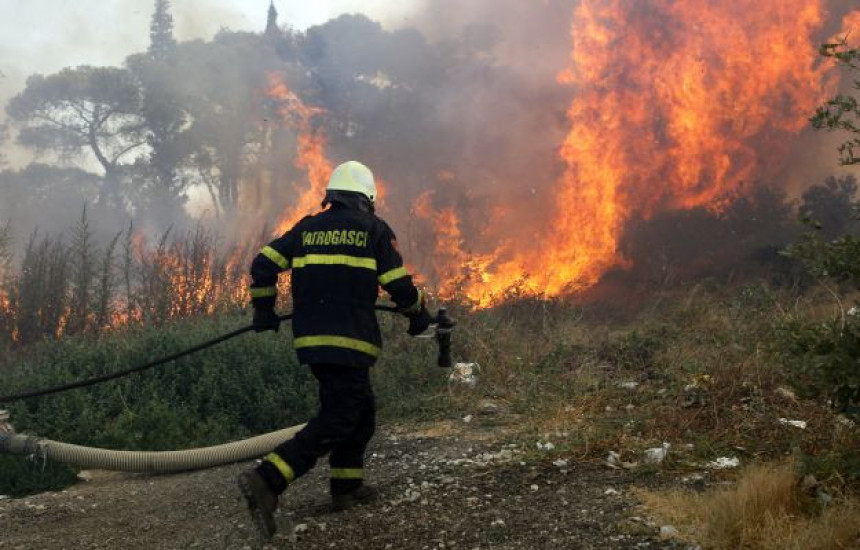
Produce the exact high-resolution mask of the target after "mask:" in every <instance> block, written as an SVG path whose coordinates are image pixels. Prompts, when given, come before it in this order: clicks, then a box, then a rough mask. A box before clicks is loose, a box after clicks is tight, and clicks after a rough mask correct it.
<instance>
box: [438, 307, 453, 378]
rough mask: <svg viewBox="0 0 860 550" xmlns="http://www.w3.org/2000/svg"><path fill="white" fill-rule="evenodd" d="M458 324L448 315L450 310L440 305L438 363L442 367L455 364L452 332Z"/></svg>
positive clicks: (449, 366)
mask: <svg viewBox="0 0 860 550" xmlns="http://www.w3.org/2000/svg"><path fill="white" fill-rule="evenodd" d="M456 325H457V322H456V321H454V319H451V318H450V317H448V310H447V309H445V308H444V307H440V308H439V312H438V313H437V314H436V343H437V344H439V361H438V362H437V364H438V365H439V366H440V367H442V368H446V369H449V368H451V367H452V366H453V365H454V363H453V361H452V360H451V333H452V332H454V327H455V326H456Z"/></svg>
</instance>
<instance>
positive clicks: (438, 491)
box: [0, 430, 687, 550]
mask: <svg viewBox="0 0 860 550" xmlns="http://www.w3.org/2000/svg"><path fill="white" fill-rule="evenodd" d="M372 451H373V456H372V457H371V459H370V460H369V463H368V470H369V475H370V476H371V477H372V479H373V482H374V483H375V484H377V485H378V486H379V487H380V489H381V493H382V499H381V501H379V502H377V503H375V504H373V505H371V506H366V507H363V508H358V509H353V510H350V511H348V512H345V513H342V514H337V515H334V514H328V513H327V512H326V510H325V506H324V504H325V502H326V498H327V493H326V490H327V480H326V475H327V467H326V466H324V465H323V466H322V467H320V468H317V469H316V471H315V472H313V473H312V474H311V475H309V476H306V477H305V478H303V479H301V480H299V481H298V482H297V483H296V484H295V485H294V486H292V487H291V488H290V490H289V492H288V493H287V494H286V495H285V498H284V499H283V500H282V505H281V517H280V518H279V520H280V521H281V523H282V527H281V532H280V533H279V535H278V536H277V538H276V539H275V540H274V541H272V542H271V543H270V544H269V545H267V546H266V547H267V548H301V549H331V548H336V549H362V550H370V549H374V550H376V549H392V550H396V549H416V550H418V549H445V548H458V549H459V548H462V549H466V550H473V549H474V550H477V549H481V550H486V549H500V550H513V549H580V548H581V549H632V548H686V547H687V545H685V544H683V543H680V542H675V541H661V540H660V537H659V527H658V526H655V525H649V524H647V522H645V521H644V520H640V519H638V518H637V516H639V515H641V512H640V511H638V510H637V508H636V502H635V498H634V497H633V496H632V495H631V492H630V490H631V488H632V487H634V486H635V483H636V480H635V478H634V477H633V475H632V474H630V473H628V472H624V471H613V470H609V469H607V468H605V467H603V466H600V465H597V464H588V463H575V462H572V461H566V460H564V458H563V457H562V458H559V457H554V458H552V459H550V458H547V459H545V460H544V459H535V458H534V457H533V456H532V457H531V458H527V456H528V453H524V452H523V451H522V450H521V449H520V448H519V447H516V446H510V445H503V444H499V443H492V442H488V441H477V440H475V439H472V438H469V437H464V436H462V434H450V433H449V434H446V435H432V434H429V433H427V432H425V434H424V435H421V434H411V435H403V434H395V433H393V432H392V431H390V430H389V431H388V432H387V433H382V434H379V435H378V436H377V437H376V440H375V443H374V447H373V449H372ZM244 467H247V465H236V466H231V467H226V468H219V469H214V470H209V471H205V472H196V473H191V474H184V475H176V476H161V477H145V476H128V475H119V474H106V473H93V474H92V475H93V479H92V480H91V481H87V482H82V483H80V484H78V485H76V486H75V487H72V488H70V489H69V490H66V491H63V492H59V493H48V494H42V495H38V496H33V497H30V498H26V499H20V500H4V501H0V549H3V550H7V549H8V550H12V549H15V550H17V549H22V550H24V549H26V550H33V549H39V550H42V549H44V550H61V549H64V550H73V549H114V548H128V549H148V550H152V549H180V548H181V549H189V548H205V549H220V548H226V549H237V550H243V549H246V548H247V549H251V548H258V547H259V543H258V542H257V539H256V537H255V534H254V531H253V530H252V528H251V522H250V520H249V518H248V516H247V513H246V510H245V509H244V507H243V504H242V502H240V497H239V493H238V491H237V489H236V487H235V482H234V481H235V478H236V474H237V473H238V472H239V471H241V469H242V468H244Z"/></svg>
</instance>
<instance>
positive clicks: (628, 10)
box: [416, 0, 850, 307]
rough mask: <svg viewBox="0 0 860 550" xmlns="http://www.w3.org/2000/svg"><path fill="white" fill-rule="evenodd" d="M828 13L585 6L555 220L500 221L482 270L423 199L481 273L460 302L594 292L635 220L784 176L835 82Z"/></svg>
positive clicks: (606, 0)
mask: <svg viewBox="0 0 860 550" xmlns="http://www.w3.org/2000/svg"><path fill="white" fill-rule="evenodd" d="M824 14H825V11H824V6H823V0H813V1H810V0H772V1H769V2H762V1H761V0H736V1H732V2H712V1H710V0H685V1H675V0H671V1H670V0H644V1H641V2H630V1H627V0H581V2H580V3H579V5H578V6H577V7H576V8H575V9H574V12H573V23H572V30H571V34H572V37H573V51H572V55H571V60H572V66H571V67H570V68H569V69H568V70H566V71H564V72H563V73H561V74H560V75H559V81H560V82H561V83H563V84H566V85H572V86H574V87H575V89H576V92H575V93H576V97H575V99H574V100H573V102H572V104H571V106H570V108H569V110H568V120H569V121H570V125H571V130H570V132H569V134H568V136H567V139H566V140H565V142H564V144H563V146H562V147H561V149H560V156H561V160H562V161H563V162H564V164H565V166H566V170H565V173H564V176H563V177H562V178H561V179H560V181H559V182H558V183H557V185H556V190H555V196H554V200H555V204H556V209H555V212H554V213H552V214H550V215H548V216H546V217H545V218H544V219H536V220H534V224H533V228H534V230H533V231H529V230H528V228H524V227H521V226H515V224H514V223H513V222H512V221H511V222H510V223H500V224H498V226H497V227H495V228H494V231H493V232H494V233H496V234H497V235H498V238H497V239H495V241H496V242H497V243H501V244H498V245H497V246H496V248H495V249H493V250H491V251H490V252H489V253H487V254H485V255H482V256H480V257H479V261H477V262H476V261H475V258H474V257H473V258H470V259H469V260H464V259H463V253H462V248H461V244H460V241H461V240H462V239H460V238H459V233H458V232H456V231H455V232H453V233H452V232H451V229H450V228H451V227H452V225H453V226H454V227H456V224H457V223H458V222H457V220H456V216H455V215H454V213H453V211H451V212H448V211H445V210H441V211H437V212H435V213H432V214H430V213H427V211H426V206H427V204H426V200H427V199H426V197H422V198H419V200H418V201H417V203H416V210H417V211H419V212H420V211H423V212H424V213H425V215H424V216H423V218H424V219H428V220H429V221H431V222H432V223H434V224H435V226H436V227H437V244H438V245H439V246H441V247H443V248H445V249H446V250H448V251H449V252H447V253H446V254H440V258H441V260H442V261H443V263H444V262H457V263H459V265H460V266H461V267H465V270H467V271H468V270H474V269H478V270H482V271H480V273H479V275H480V276H478V277H474V276H472V277H469V278H468V280H467V281H465V284H464V285H463V286H462V288H461V289H460V291H461V294H462V295H463V296H464V297H466V298H467V299H469V300H471V301H472V302H473V303H475V304H476V305H477V306H479V307H480V306H487V305H491V304H493V303H496V302H498V301H500V300H501V299H504V297H505V296H506V295H507V293H508V292H509V290H510V289H511V288H516V289H519V291H524V292H527V293H530V294H534V295H540V296H545V297H553V296H560V295H564V294H567V293H570V292H575V291H578V290H582V289H585V288H588V287H590V286H593V285H594V284H596V283H597V282H598V281H599V280H600V278H601V277H602V275H603V274H605V273H606V272H607V271H608V270H609V269H612V268H614V267H624V266H626V265H627V261H626V260H625V259H624V258H623V256H622V254H621V253H620V251H619V241H620V239H621V236H622V232H623V230H624V227H625V224H626V222H627V221H628V220H630V219H631V217H632V216H634V215H637V216H643V217H646V218H647V217H650V216H652V215H653V214H655V213H656V212H658V211H661V210H672V209H688V208H693V207H700V206H706V207H709V208H715V209H719V208H721V206H722V205H724V204H725V203H726V202H727V201H730V200H732V199H733V198H734V197H736V196H738V195H739V194H741V193H743V192H744V186H745V185H748V184H754V183H756V181H757V180H758V179H759V178H761V177H763V176H765V175H768V174H771V175H772V174H774V173H776V172H777V171H778V169H779V168H781V167H783V166H784V165H785V157H786V154H787V151H788V149H787V143H788V142H789V139H788V138H790V137H791V136H794V135H797V134H798V133H799V132H800V131H801V130H803V129H804V128H805V127H806V126H807V124H808V122H807V120H808V117H809V116H810V114H811V113H812V112H813V111H814V108H815V106H816V105H817V104H819V103H820V102H821V101H822V100H823V98H824V97H825V95H826V94H827V93H829V92H830V91H831V90H832V89H834V87H835V84H836V80H835V78H834V77H832V76H831V75H830V74H829V73H828V70H829V67H827V66H824V65H823V64H821V63H819V59H820V58H819V55H818V49H817V41H816V39H815V36H816V34H817V33H818V32H820V30H821V28H822V27H823V25H824ZM849 20H850V18H849V19H846V22H848V21H849ZM422 208H423V210H422ZM543 214H545V213H543ZM503 222H504V220H503ZM442 226H446V227H448V228H449V229H445V228H443V227H442ZM512 226H513V227H517V231H515V232H514V233H515V234H514V235H512V234H511V233H512V232H511V231H508V230H507V229H506V228H507V227H512ZM445 231H448V233H446V232H445ZM457 231H459V229H458V230H457ZM455 236H456V237H457V238H456V239H454V238H453V237H455ZM455 241H456V242H455ZM443 243H445V244H443ZM488 258H492V260H488ZM450 271H451V266H450V265H446V266H441V267H440V266H437V268H436V275H437V277H440V276H443V275H444V274H445V273H449V272H450ZM443 288H445V285H444V284H443ZM518 293H519V292H518Z"/></svg>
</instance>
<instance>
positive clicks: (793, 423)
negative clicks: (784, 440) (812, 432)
mask: <svg viewBox="0 0 860 550" xmlns="http://www.w3.org/2000/svg"><path fill="white" fill-rule="evenodd" d="M779 423H780V424H785V425H786V426H794V427H795V428H799V429H801V430H805V429H806V421H805V420H789V419H787V418H780V419H779Z"/></svg>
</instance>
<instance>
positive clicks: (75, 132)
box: [6, 66, 146, 206]
mask: <svg viewBox="0 0 860 550" xmlns="http://www.w3.org/2000/svg"><path fill="white" fill-rule="evenodd" d="M6 112H7V113H8V115H9V116H10V117H11V118H12V119H13V120H14V121H16V122H17V123H18V124H19V125H20V126H21V128H20V133H19V137H18V140H19V142H20V143H21V144H22V145H24V146H26V147H30V148H33V149H34V150H36V151H37V152H40V153H45V152H51V153H54V154H57V155H59V156H65V157H70V156H78V155H80V154H81V153H84V152H89V153H92V155H93V156H94V157H95V159H96V160H97V161H98V163H99V164H100V165H101V167H102V168H103V169H104V173H105V181H104V185H103V188H102V189H101V190H100V193H99V202H100V203H102V204H112V205H114V206H121V205H122V200H121V197H120V182H121V171H122V164H121V162H122V160H123V159H124V158H127V157H128V156H129V155H130V154H131V153H133V152H134V151H135V150H137V149H139V148H140V147H142V146H143V145H144V144H145V143H146V139H145V135H144V130H145V126H144V123H143V119H142V118H141V116H140V89H139V87H138V85H137V82H136V79H135V78H134V76H133V75H132V74H131V73H130V72H129V71H127V70H124V69H117V68H109V67H89V66H83V67H78V68H76V69H63V70H62V71H60V72H59V73H57V74H54V75H50V76H42V75H35V76H32V77H30V78H29V79H28V80H27V87H26V88H25V89H24V91H23V92H21V93H20V94H19V95H17V96H15V97H14V98H12V99H11V100H10V101H9V104H8V105H7V107H6Z"/></svg>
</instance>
